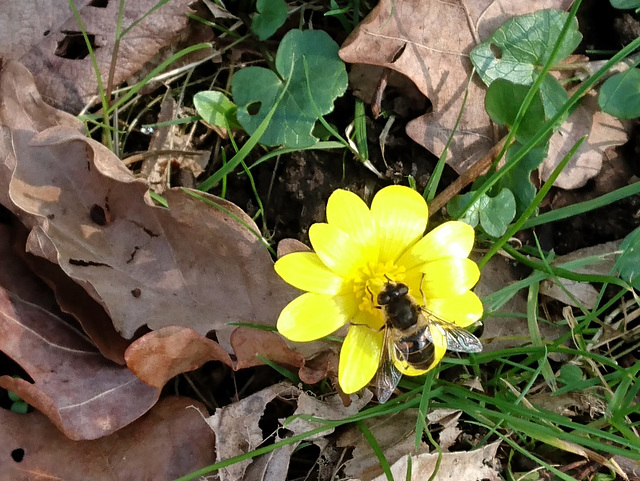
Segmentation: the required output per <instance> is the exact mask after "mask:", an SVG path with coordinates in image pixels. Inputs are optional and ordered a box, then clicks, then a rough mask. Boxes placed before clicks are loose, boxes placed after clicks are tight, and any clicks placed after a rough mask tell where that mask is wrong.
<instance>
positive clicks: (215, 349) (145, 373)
mask: <svg viewBox="0 0 640 481" xmlns="http://www.w3.org/2000/svg"><path fill="white" fill-rule="evenodd" d="M231 348H232V350H233V352H234V354H235V359H234V360H232V359H231V356H230V355H229V353H228V352H227V351H226V350H225V349H223V348H222V347H221V346H220V344H218V343H217V342H215V341H212V340H211V339H208V338H206V337H204V336H203V335H201V334H198V333H197V332H196V331H194V330H193V329H189V328H186V327H180V326H169V327H164V328H162V329H158V330H157V331H153V332H150V333H148V334H145V335H144V336H142V337H141V338H140V339H137V340H136V341H134V342H133V343H132V344H131V346H129V348H128V349H127V352H126V353H125V359H126V361H127V365H128V366H129V369H131V371H133V372H134V373H135V374H136V376H138V377H139V378H140V379H142V380H143V381H144V382H146V383H147V384H150V385H151V386H155V387H158V388H161V387H162V386H164V384H165V383H166V382H167V381H168V380H169V379H171V378H172V377H174V376H176V375H177V374H180V373H183V372H188V371H193V370H194V369H197V368H198V367H200V366H202V365H203V364H204V363H205V362H208V361H221V362H223V363H224V364H226V365H227V366H229V367H231V368H233V369H234V370H238V369H246V368H249V367H254V366H258V365H262V364H264V363H263V362H262V361H261V360H260V359H259V358H258V357H257V356H258V355H260V356H262V357H264V358H266V359H269V360H271V361H273V362H275V363H277V364H279V365H283V366H288V367H296V368H302V367H303V366H305V359H304V356H302V355H301V354H299V353H297V352H294V351H293V350H291V349H290V348H289V347H288V346H287V344H286V343H285V342H284V340H283V339H282V338H281V337H280V336H278V335H277V334H275V333H273V332H268V331H262V330H260V329H252V328H247V327H239V328H237V329H236V330H235V331H233V333H232V334H231ZM326 366H327V362H325V363H324V364H323V365H322V366H316V367H315V369H311V368H309V367H307V369H306V370H302V369H301V372H304V373H305V374H306V376H307V378H306V379H304V381H305V382H309V379H311V380H313V381H315V382H317V381H318V380H320V379H322V378H324V377H325V376H326V371H327V367H326ZM322 367H324V370H323V369H322ZM314 374H315V376H314ZM318 378H320V379H318Z"/></svg>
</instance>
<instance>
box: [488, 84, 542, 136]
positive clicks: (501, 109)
mask: <svg viewBox="0 0 640 481" xmlns="http://www.w3.org/2000/svg"><path fill="white" fill-rule="evenodd" d="M528 91H529V87H527V86H524V85H517V84H514V83H511V82H509V81H508V80H504V79H497V80H495V81H494V82H493V83H492V84H491V85H490V86H489V89H488V90H487V95H486V97H485V99H484V106H485V109H486V111H487V113H488V114H489V117H491V120H493V121H494V122H495V123H497V124H499V125H506V126H508V127H509V128H511V127H512V126H513V123H514V122H515V120H516V116H517V114H518V110H519V109H520V105H522V102H523V101H524V98H525V96H526V94H527V92H528ZM546 120H547V117H546V115H545V111H544V104H543V102H542V94H541V93H540V92H537V93H536V95H535V96H534V98H533V100H532V101H531V103H530V104H529V108H528V109H527V111H526V113H525V115H524V117H523V119H522V122H520V126H519V128H518V132H516V138H517V139H518V140H519V141H521V142H522V143H526V142H527V141H528V140H529V139H530V138H531V137H533V136H534V135H535V134H536V133H537V132H538V130H540V129H541V128H542V127H544V125H545V123H546ZM549 135H551V134H549Z"/></svg>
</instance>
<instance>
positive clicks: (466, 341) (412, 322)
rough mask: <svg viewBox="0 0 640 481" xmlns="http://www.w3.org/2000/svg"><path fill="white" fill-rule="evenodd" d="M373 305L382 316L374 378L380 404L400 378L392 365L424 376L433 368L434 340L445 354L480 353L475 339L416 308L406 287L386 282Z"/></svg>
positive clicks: (427, 311)
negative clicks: (441, 344)
mask: <svg viewBox="0 0 640 481" xmlns="http://www.w3.org/2000/svg"><path fill="white" fill-rule="evenodd" d="M377 301H378V306H379V308H380V309H382V310H383V312H384V315H385V326H384V329H385V334H384V343H383V352H382V361H381V364H380V368H379V370H378V375H377V378H376V388H377V396H378V401H379V402H380V404H382V403H385V402H387V401H388V400H389V398H390V397H391V394H393V391H394V390H395V388H396V387H397V386H398V383H399V382H400V378H401V377H402V373H401V372H400V371H399V370H398V368H397V367H396V362H397V363H399V364H400V365H403V366H408V367H412V368H414V369H417V370H423V371H425V372H426V371H427V370H429V369H431V368H432V367H433V365H434V363H435V361H436V358H435V346H434V343H433V339H434V336H435V337H436V338H437V339H444V341H445V342H446V348H447V349H448V350H449V351H455V352H467V353H477V352H481V351H482V344H481V343H480V341H479V340H478V338H477V337H476V336H474V335H473V334H471V333H470V332H467V331H465V330H464V329H462V328H460V327H458V326H457V325H455V324H454V323H452V322H449V321H446V320H444V319H442V318H441V317H438V316H437V315H435V314H434V313H433V312H431V311H429V310H428V309H426V308H425V307H423V306H420V305H419V304H418V303H417V302H416V300H415V299H414V298H413V297H412V296H411V294H409V287H408V286H407V285H406V284H402V283H401V282H392V281H389V282H387V283H386V284H385V286H384V288H383V289H382V290H381V291H380V293H379V294H378V297H377Z"/></svg>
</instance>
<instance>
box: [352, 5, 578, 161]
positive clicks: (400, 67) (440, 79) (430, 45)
mask: <svg viewBox="0 0 640 481" xmlns="http://www.w3.org/2000/svg"><path fill="white" fill-rule="evenodd" d="M570 4H571V2H570V1H569V0H539V1H536V2H531V1H529V0H517V1H513V0H497V1H496V0H476V1H473V2H469V1H464V0H454V1H447V2H441V1H438V0H426V1H425V0H381V1H380V2H379V3H378V6H377V7H376V8H374V9H373V10H372V11H371V13H370V14H369V15H368V16H367V18H366V19H365V20H364V21H363V22H361V23H360V24H359V25H358V27H357V28H356V29H355V30H354V31H353V32H352V33H351V35H350V36H349V38H348V39H347V40H346V42H345V43H344V45H343V46H342V49H341V50H340V57H341V58H342V59H343V60H344V61H345V62H350V63H364V64H370V65H378V66H381V67H388V68H390V69H393V70H396V71H398V72H400V73H402V74H404V75H406V76H407V77H409V78H410V79H411V80H412V81H413V82H414V83H415V84H416V85H417V86H418V88H419V89H420V91H421V92H422V93H423V94H424V95H425V96H426V97H427V98H429V100H431V103H432V104H433V111H432V112H430V113H427V114H425V115H423V116H422V117H420V118H418V119H416V120H413V121H412V122H410V123H409V124H408V125H407V134H408V135H409V136H410V137H411V138H412V139H413V140H415V141H416V142H417V143H419V144H420V145H422V146H423V147H425V148H427V149H428V150H430V151H431V152H433V153H434V154H435V155H437V156H440V155H441V154H442V152H443V149H444V147H445V145H446V143H447V139H448V137H449V135H450V134H451V132H452V130H453V128H454V125H455V123H456V119H457V117H458V114H459V112H460V110H461V109H462V105H463V100H464V96H465V90H466V87H467V83H468V78H469V76H470V75H471V71H472V65H471V61H470V60H469V52H471V50H472V49H473V47H475V46H476V45H477V44H479V43H480V42H482V41H483V40H484V39H486V38H487V37H489V36H490V35H491V33H493V31H494V30H495V29H496V28H497V27H499V26H500V25H501V24H502V23H503V22H504V21H506V20H507V19H509V18H511V17H512V16H516V15H523V14H525V13H531V12H533V11H535V10H541V9H545V8H558V9H564V8H567V7H568V6H569V5H570ZM444 18H446V19H447V21H446V22H442V19H444ZM433 25H438V28H433ZM484 94H485V88H484V86H483V85H482V84H481V82H480V81H479V80H477V79H475V80H474V81H472V82H471V83H470V84H469V95H468V99H467V102H466V106H465V107H464V112H463V114H462V118H461V121H460V125H459V127H458V129H457V132H456V134H455V135H454V137H453V142H452V143H451V145H450V147H449V159H448V163H449V165H451V166H452V167H453V168H454V169H455V170H456V171H457V172H458V173H461V172H463V171H465V170H466V169H467V168H468V167H469V165H471V164H472V163H473V162H475V161H476V160H478V159H480V158H481V157H482V156H484V155H485V154H486V153H487V152H488V151H489V150H490V149H491V147H493V145H494V144H495V143H496V142H497V141H498V140H499V139H497V138H494V131H493V127H492V125H491V122H490V120H489V116H488V115H487V113H486V112H485V110H484Z"/></svg>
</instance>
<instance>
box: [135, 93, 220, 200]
mask: <svg viewBox="0 0 640 481" xmlns="http://www.w3.org/2000/svg"><path fill="white" fill-rule="evenodd" d="M177 118H178V112H177V102H176V101H175V100H173V98H172V97H171V95H169V92H168V93H167V94H165V97H164V99H163V100H162V104H161V105H160V114H159V115H158V123H164V122H171V121H172V120H176V119H177ZM183 128H184V127H183ZM191 144H192V139H191V136H190V135H187V134H186V133H185V132H183V131H182V130H181V126H179V125H163V126H160V127H158V129H157V130H156V131H155V132H154V133H153V136H152V137H151V142H150V143H149V149H148V150H147V152H145V155H144V160H143V162H142V167H141V168H140V176H141V177H142V178H143V179H146V180H147V182H148V183H149V186H150V187H151V189H152V190H153V191H154V192H156V193H157V194H163V193H164V192H165V190H167V189H168V188H169V187H170V186H171V182H170V181H171V177H172V176H173V175H174V174H173V171H174V169H179V170H180V172H181V173H189V174H191V175H192V176H193V177H192V179H196V178H197V177H198V176H199V175H200V174H202V172H204V169H205V168H206V166H207V164H208V163H209V158H210V157H211V151H210V150H198V151H194V150H193V149H192V145H191ZM156 151H157V153H156V154H155V155H154V152H156ZM163 152H171V154H166V153H163ZM180 185H182V186H184V187H191V186H192V185H188V184H180Z"/></svg>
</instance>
